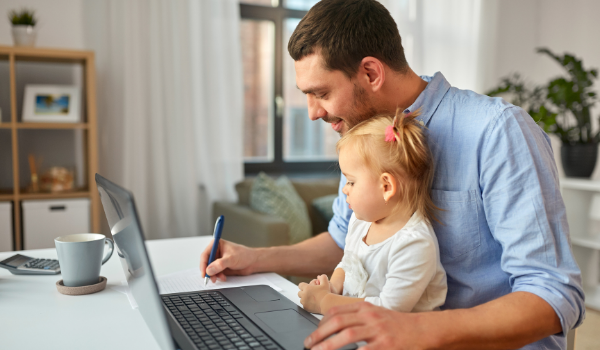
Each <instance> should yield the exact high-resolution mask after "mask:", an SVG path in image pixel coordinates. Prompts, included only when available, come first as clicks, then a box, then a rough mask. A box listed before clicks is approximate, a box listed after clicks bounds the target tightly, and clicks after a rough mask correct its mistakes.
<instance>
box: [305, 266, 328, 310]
mask: <svg viewBox="0 0 600 350" xmlns="http://www.w3.org/2000/svg"><path fill="white" fill-rule="evenodd" d="M313 282H314V283H315V284H313ZM317 283H318V284H317ZM298 287H299V288H300V291H299V292H298V296H299V297H300V303H301V304H302V306H304V309H305V310H306V311H308V312H312V313H318V314H320V313H321V300H323V298H324V297H325V296H326V295H327V294H329V293H331V290H330V284H329V279H328V278H327V275H320V276H318V277H317V279H316V280H312V281H311V282H310V284H306V283H300V284H299V285H298Z"/></svg>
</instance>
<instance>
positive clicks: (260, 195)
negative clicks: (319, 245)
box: [250, 172, 312, 244]
mask: <svg viewBox="0 0 600 350" xmlns="http://www.w3.org/2000/svg"><path fill="white" fill-rule="evenodd" d="M250 208H252V209H254V210H257V211H260V212H263V213H267V214H271V215H274V216H277V217H279V218H281V219H283V220H285V222H287V223H288V225H289V226H290V244H294V243H298V242H301V241H303V240H305V239H307V238H309V237H310V236H311V232H312V228H311V223H310V219H309V217H308V210H307V209H306V204H304V201H302V198H300V195H298V192H296V189H295V188H294V185H292V183H291V181H290V180H289V179H288V178H287V177H285V176H280V177H279V178H278V179H277V180H273V179H271V178H270V177H268V176H267V175H266V174H265V173H262V172H261V173H260V174H258V176H257V177H256V178H255V179H254V182H253V184H252V188H251V189H250Z"/></svg>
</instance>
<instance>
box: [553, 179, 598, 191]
mask: <svg viewBox="0 0 600 350" xmlns="http://www.w3.org/2000/svg"><path fill="white" fill-rule="evenodd" d="M560 187H561V188H566V189H571V190H584V191H595V192H600V181H596V180H588V179H573V178H561V179H560Z"/></svg>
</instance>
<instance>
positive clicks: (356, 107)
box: [323, 84, 377, 136]
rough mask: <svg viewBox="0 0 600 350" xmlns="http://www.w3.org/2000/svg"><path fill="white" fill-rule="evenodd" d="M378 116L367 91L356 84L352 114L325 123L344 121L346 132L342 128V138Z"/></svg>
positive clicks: (332, 117) (330, 119)
mask: <svg viewBox="0 0 600 350" xmlns="http://www.w3.org/2000/svg"><path fill="white" fill-rule="evenodd" d="M376 114H377V110H376V109H375V107H374V106H373V105H372V104H371V103H370V101H369V100H368V99H367V93H366V91H365V89H363V88H362V87H360V86H358V85H356V84H354V89H353V93H352V108H351V112H350V114H348V115H346V116H345V118H344V119H342V118H340V117H335V116H331V117H328V118H327V119H324V120H323V121H325V122H327V123H333V122H335V121H336V119H342V122H343V123H344V124H345V127H346V130H344V128H342V129H341V130H340V131H339V132H338V133H339V134H340V136H344V133H346V132H347V131H348V130H350V129H352V128H353V127H355V126H356V125H357V124H359V123H360V122H363V121H365V120H367V119H369V118H371V117H374V116H375V115H376Z"/></svg>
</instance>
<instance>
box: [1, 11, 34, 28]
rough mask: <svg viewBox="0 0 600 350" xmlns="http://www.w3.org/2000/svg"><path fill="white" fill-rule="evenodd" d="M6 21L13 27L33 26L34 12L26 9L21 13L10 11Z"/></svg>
mask: <svg viewBox="0 0 600 350" xmlns="http://www.w3.org/2000/svg"><path fill="white" fill-rule="evenodd" d="M8 19H9V20H10V22H11V23H12V24H13V25H27V26H35V24H36V23H37V18H35V11H33V10H28V9H26V8H23V9H21V11H16V10H12V11H10V12H9V13H8Z"/></svg>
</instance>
